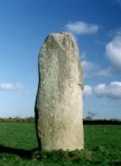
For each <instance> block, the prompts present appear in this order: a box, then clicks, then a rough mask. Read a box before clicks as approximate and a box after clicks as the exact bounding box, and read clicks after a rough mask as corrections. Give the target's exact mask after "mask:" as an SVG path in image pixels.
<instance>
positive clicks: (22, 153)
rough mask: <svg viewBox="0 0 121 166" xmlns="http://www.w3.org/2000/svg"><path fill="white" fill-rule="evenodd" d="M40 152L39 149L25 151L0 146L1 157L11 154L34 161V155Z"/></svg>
mask: <svg viewBox="0 0 121 166" xmlns="http://www.w3.org/2000/svg"><path fill="white" fill-rule="evenodd" d="M38 152H39V149H38V148H34V149H30V150H25V149H16V148H12V147H7V146H3V145H0V155H1V154H5V153H6V154H10V155H17V156H19V157H21V158H23V159H33V157H34V155H37V154H36V153H38Z"/></svg>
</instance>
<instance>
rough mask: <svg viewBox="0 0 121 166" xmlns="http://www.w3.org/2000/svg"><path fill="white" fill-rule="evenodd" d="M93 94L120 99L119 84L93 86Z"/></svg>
mask: <svg viewBox="0 0 121 166" xmlns="http://www.w3.org/2000/svg"><path fill="white" fill-rule="evenodd" d="M94 93H95V94H96V95H97V96H99V97H109V98H115V99H116V98H117V99H119V98H120V99H121V82H119V81H114V82H110V83H109V84H108V85H106V84H99V85H97V86H95V88H94Z"/></svg>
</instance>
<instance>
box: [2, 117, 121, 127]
mask: <svg viewBox="0 0 121 166" xmlns="http://www.w3.org/2000/svg"><path fill="white" fill-rule="evenodd" d="M0 122H26V123H34V122H35V118H34V117H27V118H19V117H15V118H12V117H9V118H0ZM84 124H87V125H88V124H89V125H93V124H97V125H98V124H99V125H101V124H105V125H106V124H107V125H108V124H109V125H110V124H112V125H113V124H114V125H117V124H121V120H117V119H109V120H107V119H89V118H86V119H84Z"/></svg>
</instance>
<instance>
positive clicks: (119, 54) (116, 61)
mask: <svg viewBox="0 0 121 166" xmlns="http://www.w3.org/2000/svg"><path fill="white" fill-rule="evenodd" d="M106 54H107V57H108V58H109V60H110V61H111V63H112V65H113V66H114V67H115V68H116V69H118V70H121V35H118V36H116V37H114V38H113V40H112V41H110V42H109V43H108V44H107V45H106Z"/></svg>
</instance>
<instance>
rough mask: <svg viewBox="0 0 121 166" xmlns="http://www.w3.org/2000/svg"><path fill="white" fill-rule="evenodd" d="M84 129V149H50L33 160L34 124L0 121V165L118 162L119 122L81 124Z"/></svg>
mask: <svg viewBox="0 0 121 166" xmlns="http://www.w3.org/2000/svg"><path fill="white" fill-rule="evenodd" d="M84 129H85V130H84V131H85V150H84V151H82V152H78V151H77V152H74V153H71V154H68V153H65V154H63V153H62V152H58V153H57V154H56V153H54V152H53V153H50V154H44V155H43V157H42V159H36V158H37V153H38V151H36V150H35V151H32V149H34V148H36V147H37V141H36V135H35V128H34V123H25V122H24V123H22V122H0V166H89V165H92V166H93V165H95V166H110V165H113V166H114V165H121V125H85V126H84ZM22 149H24V150H22Z"/></svg>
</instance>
